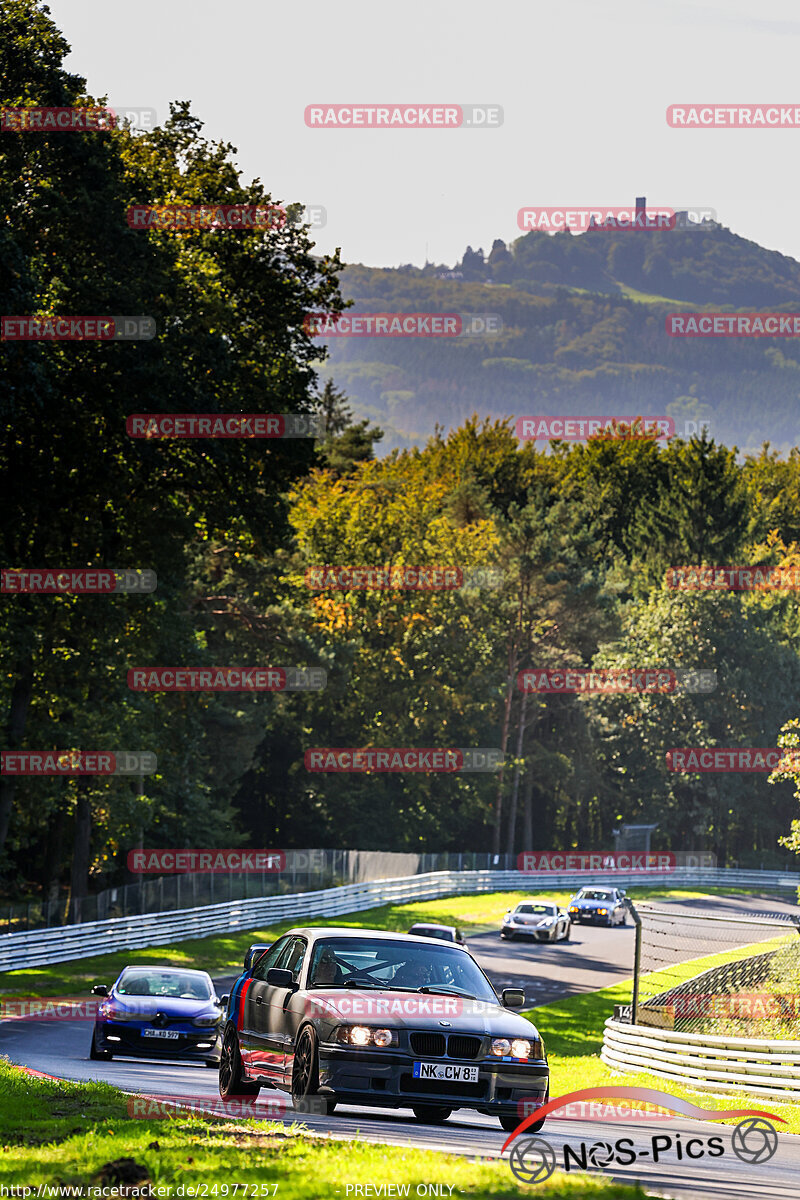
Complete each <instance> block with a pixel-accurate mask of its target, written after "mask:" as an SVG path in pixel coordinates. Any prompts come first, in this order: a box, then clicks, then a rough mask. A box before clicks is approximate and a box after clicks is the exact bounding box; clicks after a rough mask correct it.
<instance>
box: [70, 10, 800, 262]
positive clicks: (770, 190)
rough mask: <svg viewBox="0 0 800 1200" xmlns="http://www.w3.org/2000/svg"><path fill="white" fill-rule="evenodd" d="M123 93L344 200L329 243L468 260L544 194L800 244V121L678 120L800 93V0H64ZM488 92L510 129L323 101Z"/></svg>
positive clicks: (83, 58) (94, 82)
mask: <svg viewBox="0 0 800 1200" xmlns="http://www.w3.org/2000/svg"><path fill="white" fill-rule="evenodd" d="M50 11H51V13H52V16H53V18H54V19H55V21H56V23H57V24H58V26H59V27H60V28H61V30H62V31H63V33H64V35H65V37H66V38H67V40H68V41H69V42H70V43H71V45H72V47H73V52H72V54H71V55H70V56H69V58H68V60H67V66H68V68H69V69H70V70H72V71H75V72H77V73H79V74H82V75H84V76H86V77H87V79H88V87H89V90H90V92H91V93H93V94H94V95H102V94H108V96H109V101H110V103H111V104H114V103H117V104H120V105H141V106H150V107H153V108H155V109H156V110H157V114H158V120H159V122H160V121H162V120H163V119H164V118H165V117H166V115H167V111H168V104H169V101H170V100H178V99H179V100H185V99H189V100H191V102H192V108H193V111H194V112H195V113H196V114H197V115H198V116H199V117H200V118H201V119H202V120H203V121H204V122H205V132H206V135H207V136H208V137H209V138H211V139H221V140H226V141H230V142H232V143H233V144H234V145H235V146H236V147H237V148H238V163H239V166H240V167H241V169H242V171H243V174H244V177H245V179H247V180H249V179H250V178H252V177H254V176H258V177H260V178H261V180H262V182H263V183H264V185H265V187H267V188H268V190H270V191H271V193H272V195H273V198H274V199H276V200H278V201H280V202H290V201H295V200H300V201H302V202H303V203H306V204H318V205H324V206H325V208H326V210H327V225H326V227H325V228H324V229H321V230H320V231H319V232H318V234H317V236H316V240H317V245H318V247H319V249H320V251H321V252H326V251H329V250H332V249H333V248H334V247H335V246H341V248H342V254H343V257H344V259H345V261H348V262H364V263H368V264H370V265H374V266H382V265H395V264H398V263H405V262H411V263H414V264H416V265H418V266H421V265H422V263H423V262H424V260H425V255H426V247H427V255H428V258H429V259H430V261H432V262H445V263H452V262H454V261H455V260H456V259H457V258H460V257H461V255H462V253H463V251H464V248H465V247H466V245H467V244H471V245H472V246H473V247H475V248H477V247H478V246H482V247H483V248H484V250H485V251H487V252H488V250H489V248H490V247H491V244H492V241H493V240H494V238H496V237H501V238H503V239H504V240H505V241H510V240H512V239H513V238H515V237H517V236H519V235H520V231H519V230H518V228H517V224H516V220H517V211H518V209H519V208H521V207H524V206H526V205H527V206H534V205H621V204H628V203H631V202H632V200H633V198H634V196H636V195H646V196H647V199H648V203H652V204H654V205H671V206H673V207H677V206H678V205H682V206H687V205H707V206H710V207H712V208H714V209H715V210H716V212H717V214H718V217H719V219H720V220H721V221H722V222H723V224H725V225H727V226H728V227H730V228H731V229H732V230H733V231H734V232H735V233H739V234H741V235H742V236H744V237H747V238H751V239H753V240H754V241H758V242H760V243H761V244H762V245H764V246H767V247H769V248H770V249H775V250H781V251H782V252H784V253H786V254H791V255H793V256H794V257H796V258H800V228H798V224H799V223H800V220H799V218H798V205H797V178H798V147H799V146H800V129H791V128H784V129H776V130H764V129H749V130H748V129H743V130H735V129H716V130H714V129H709V130H703V129H691V130H680V129H670V128H669V127H668V126H667V123H666V117H665V110H666V108H667V106H668V105H670V104H675V103H681V102H687V103H734V102H745V103H747V102H749V103H756V102H760V103H765V104H766V103H770V104H772V103H784V104H788V103H793V104H800V76H799V75H798V70H797V63H798V58H799V57H800V36H798V35H800V12H799V11H798V6H797V3H796V0H758V2H756V0H717V2H716V3H715V2H713V0H707V2H701V3H694V2H690V0H685V2H681V0H553V2H551V3H544V2H543V0H495V2H494V3H492V4H489V3H486V4H482V3H479V2H477V0H403V3H402V4H396V5H392V6H389V5H387V4H386V3H385V2H384V3H376V2H375V0H370V2H366V0H336V2H335V3H332V2H331V0H324V2H323V0H301V2H300V3H285V2H283V0H282V2H280V3H277V2H275V0H233V2H230V0H136V2H135V3H132V4H125V3H120V0H50ZM317 102H319V103H325V104H327V103H332V104H333V103H349V102H353V103H355V102H358V103H378V102H390V103H399V102H402V103H416V102H419V103H434V102H435V103H440V102H441V103H486V104H489V103H491V104H499V105H501V106H502V108H503V110H504V122H503V125H502V127H500V128H495V129H452V130H447V129H425V130H411V129H374V130H368V129H309V128H307V127H306V125H305V123H304V110H305V107H306V105H308V104H312V103H317Z"/></svg>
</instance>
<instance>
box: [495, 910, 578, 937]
mask: <svg viewBox="0 0 800 1200" xmlns="http://www.w3.org/2000/svg"><path fill="white" fill-rule="evenodd" d="M571 928H572V921H571V920H570V916H569V913H568V912H566V910H565V909H563V908H559V907H558V905H557V904H552V903H551V902H550V901H547V900H525V901H523V903H522V904H518V905H517V907H516V908H515V909H513V910H512V909H510V908H509V910H508V912H507V913H506V915H505V916H504V917H503V924H502V926H501V929H500V937H501V938H507V939H508V940H509V941H513V940H514V938H516V937H530V938H534V939H535V940H536V941H537V942H562V941H563V942H566V941H569V933H570V929H571Z"/></svg>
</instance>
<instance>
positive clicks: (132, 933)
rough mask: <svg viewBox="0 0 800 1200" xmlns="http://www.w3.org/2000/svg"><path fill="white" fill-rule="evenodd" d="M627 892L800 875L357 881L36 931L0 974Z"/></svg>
mask: <svg viewBox="0 0 800 1200" xmlns="http://www.w3.org/2000/svg"><path fill="white" fill-rule="evenodd" d="M611 880H613V882H614V883H615V884H617V885H619V886H620V887H630V886H633V885H636V884H643V883H647V884H650V885H653V884H656V885H661V886H664V887H669V886H674V885H675V884H679V883H683V884H703V883H705V884H714V885H716V886H720V885H722V886H727V887H762V888H768V887H771V888H773V889H774V888H787V889H790V888H797V887H798V886H800V875H787V874H785V873H783V872H780V871H735V870H727V869H725V868H724V867H700V868H697V867H678V868H676V869H675V870H674V871H671V872H669V873H668V874H664V873H662V872H655V871H653V872H642V871H638V872H632V873H630V874H622V873H616V872H615V873H614V874H613V876H609V874H608V873H606V874H605V875H604V874H603V873H602V872H590V871H581V872H575V871H573V872H566V871H561V872H556V871H552V872H547V873H546V874H537V875H528V874H523V873H522V872H520V871H435V872H432V873H429V874H427V875H410V876H407V877H404V878H401V879H378V880H373V881H371V882H369V883H350V884H345V885H344V886H343V887H337V888H327V889H325V890H324V891H320V892H299V893H295V894H294V895H286V896H261V897H255V898H253V899H251V900H234V901H229V902H227V903H224V904H208V905H204V906H203V907H202V908H189V909H182V910H179V911H177V912H164V913H146V914H143V915H137V916H130V917H113V918H111V919H109V920H107V921H87V922H84V923H83V924H81V925H64V926H60V927H58V928H55V929H32V930H26V931H25V932H23V933H6V934H3V935H1V936H0V972H2V971H14V970H22V969H25V968H29V967H37V966H42V965H43V964H45V963H55V962H67V961H69V960H70V959H75V958H91V957H93V956H95V955H98V954H106V953H108V951H109V950H137V949H142V948H143V947H145V946H165V945H169V943H170V942H178V941H184V940H187V939H191V938H201V937H208V936H209V934H212V933H232V932H236V931H237V930H249V929H258V928H259V926H263V925H264V924H271V923H272V922H274V921H283V920H291V921H294V922H297V923H300V922H302V921H303V920H305V919H307V918H314V917H335V916H341V915H343V914H344V913H351V912H363V911H364V910H365V909H368V908H375V907H377V906H378V905H380V904H391V903H395V904H403V903H406V902H408V901H410V900H433V899H435V898H436V897H438V896H456V895H463V894H471V893H478V892H501V891H523V892H525V891H527V892H530V891H551V890H552V891H557V890H564V889H565V888H570V889H572V888H574V889H577V888H579V887H582V886H583V885H584V884H589V883H601V882H602V883H608V882H610V881H611Z"/></svg>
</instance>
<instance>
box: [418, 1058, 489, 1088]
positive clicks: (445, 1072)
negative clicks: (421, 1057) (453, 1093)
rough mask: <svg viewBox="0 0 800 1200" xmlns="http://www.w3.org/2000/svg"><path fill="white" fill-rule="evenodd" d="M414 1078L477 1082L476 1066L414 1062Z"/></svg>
mask: <svg viewBox="0 0 800 1200" xmlns="http://www.w3.org/2000/svg"><path fill="white" fill-rule="evenodd" d="M414 1078H415V1079H449V1080H450V1081H451V1082H452V1083H477V1082H478V1068H477V1067H461V1066H458V1065H457V1064H456V1063H426V1062H415V1063H414Z"/></svg>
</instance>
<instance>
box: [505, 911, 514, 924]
mask: <svg viewBox="0 0 800 1200" xmlns="http://www.w3.org/2000/svg"><path fill="white" fill-rule="evenodd" d="M512 919H513V918H512V916H511V913H506V915H505V916H504V917H503V924H504V925H508V923H509V921H511V920H512Z"/></svg>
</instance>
